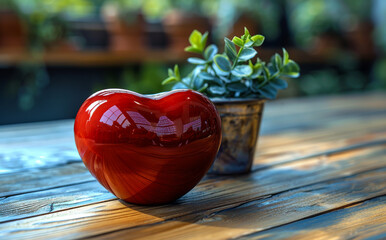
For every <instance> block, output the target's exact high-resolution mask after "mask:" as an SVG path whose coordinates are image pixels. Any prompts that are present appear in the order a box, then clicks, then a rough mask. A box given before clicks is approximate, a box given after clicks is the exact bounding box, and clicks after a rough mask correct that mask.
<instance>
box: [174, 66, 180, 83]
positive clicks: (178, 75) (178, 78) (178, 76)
mask: <svg viewBox="0 0 386 240" xmlns="http://www.w3.org/2000/svg"><path fill="white" fill-rule="evenodd" d="M174 76H176V78H177V80H180V79H181V75H180V70H179V69H178V65H177V64H176V65H174Z"/></svg>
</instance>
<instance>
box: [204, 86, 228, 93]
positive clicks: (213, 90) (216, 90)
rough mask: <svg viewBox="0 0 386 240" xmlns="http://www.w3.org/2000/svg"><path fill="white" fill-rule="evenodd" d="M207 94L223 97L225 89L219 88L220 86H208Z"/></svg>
mask: <svg viewBox="0 0 386 240" xmlns="http://www.w3.org/2000/svg"><path fill="white" fill-rule="evenodd" d="M208 91H209V93H211V94H212V95H223V94H224V93H226V89H225V87H220V86H210V87H209V88H208Z"/></svg>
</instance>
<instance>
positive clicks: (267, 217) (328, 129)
mask: <svg viewBox="0 0 386 240" xmlns="http://www.w3.org/2000/svg"><path fill="white" fill-rule="evenodd" d="M72 125H73V120H62V121H55V122H41V123H31V124H20V125H9V126H0V203H1V204H0V239H79V238H90V239H114V238H117V239H125V238H126V239H230V238H241V239H287V238H288V239H353V238H355V239H385V238H386V94H384V93H383V94H382V93H372V94H366V95H348V96H339V97H334V96H332V97H319V98H311V99H294V100H279V101H272V102H269V103H267V106H266V108H265V112H264V119H263V125H262V129H261V134H262V136H261V138H260V139H259V143H258V149H259V150H258V152H257V154H256V158H255V163H254V167H253V172H252V173H251V174H247V175H238V176H232V177H230V176H220V177H219V176H206V177H205V178H204V179H203V180H202V181H201V182H200V184H199V185H198V186H196V187H195V188H194V189H193V190H192V191H191V192H189V193H188V194H187V195H185V196H184V197H182V198H181V199H179V200H178V201H177V202H175V203H171V204H168V205H162V206H151V207H146V206H136V205H132V204H128V203H124V202H121V201H119V200H117V199H116V198H115V197H114V196H113V195H112V194H111V193H109V192H107V191H106V190H105V189H104V188H103V187H101V186H100V185H99V184H98V182H96V180H94V178H93V177H92V176H91V175H90V174H89V173H88V171H87V170H86V169H85V167H84V166H83V164H82V162H81V160H80V159H79V156H78V154H77V152H76V149H75V145H74V141H73V133H72Z"/></svg>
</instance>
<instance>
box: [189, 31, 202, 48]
mask: <svg viewBox="0 0 386 240" xmlns="http://www.w3.org/2000/svg"><path fill="white" fill-rule="evenodd" d="M201 39H202V34H201V33H200V32H199V31H197V30H193V32H192V33H191V34H190V36H189V42H190V44H191V45H192V46H193V47H196V48H197V49H200V46H201Z"/></svg>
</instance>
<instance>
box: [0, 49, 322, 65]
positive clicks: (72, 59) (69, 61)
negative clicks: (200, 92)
mask: <svg viewBox="0 0 386 240" xmlns="http://www.w3.org/2000/svg"><path fill="white" fill-rule="evenodd" d="M258 52H259V57H260V58H261V59H263V60H269V58H270V57H271V56H272V55H274V54H275V53H276V52H278V53H281V49H276V48H272V49H261V50H258ZM288 52H289V53H290V56H291V58H292V59H294V60H295V61H297V62H299V63H326V62H327V61H328V59H326V58H323V57H320V56H315V55H312V54H310V53H308V52H306V51H303V50H300V49H296V48H289V49H288ZM189 56H191V54H189V53H186V52H183V51H173V50H170V49H165V50H162V49H160V50H149V49H146V50H138V51H126V52H118V51H117V52H113V51H83V52H81V51H79V52H77V51H69V52H47V53H34V54H32V53H28V52H10V51H8V52H6V51H1V50H0V65H17V64H21V63H33V62H38V63H44V64H46V65H61V66H63V65H64V66H117V65H125V64H132V63H143V62H164V63H175V62H177V63H179V62H185V61H186V59H187V58H188V57H189Z"/></svg>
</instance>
